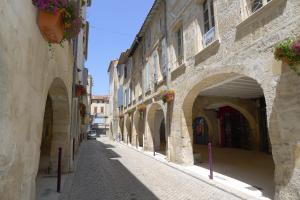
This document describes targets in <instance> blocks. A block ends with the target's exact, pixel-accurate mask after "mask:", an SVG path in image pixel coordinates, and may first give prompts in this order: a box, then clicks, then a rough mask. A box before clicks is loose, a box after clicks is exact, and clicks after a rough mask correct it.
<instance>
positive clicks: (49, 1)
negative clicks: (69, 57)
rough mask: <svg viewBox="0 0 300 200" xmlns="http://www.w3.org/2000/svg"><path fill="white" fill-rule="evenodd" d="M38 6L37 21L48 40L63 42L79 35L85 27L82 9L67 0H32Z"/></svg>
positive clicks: (50, 41)
mask: <svg viewBox="0 0 300 200" xmlns="http://www.w3.org/2000/svg"><path fill="white" fill-rule="evenodd" d="M32 3H33V5H34V6H36V7H37V8H38V15H37V23H38V26H39V29H40V31H41V33H42V35H43V37H44V39H45V40H46V41H48V42H49V43H62V42H63V41H64V40H69V39H72V38H74V37H76V36H77V35H78V33H79V32H80V29H81V28H82V27H83V20H82V18H81V14H80V9H79V8H78V7H77V6H76V4H75V2H72V1H67V0H32Z"/></svg>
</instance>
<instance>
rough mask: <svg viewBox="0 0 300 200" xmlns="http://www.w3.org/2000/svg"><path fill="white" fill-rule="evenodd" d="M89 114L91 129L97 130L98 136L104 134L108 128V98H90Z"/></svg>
mask: <svg viewBox="0 0 300 200" xmlns="http://www.w3.org/2000/svg"><path fill="white" fill-rule="evenodd" d="M90 112H91V114H92V118H93V122H92V123H93V124H92V128H95V129H97V130H98V131H99V134H101V133H104V134H106V132H107V129H108V128H109V123H108V121H109V120H108V116H109V112H110V105H109V96H105V95H104V96H103V95H102V96H92V100H91V110H90Z"/></svg>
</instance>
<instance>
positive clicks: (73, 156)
mask: <svg viewBox="0 0 300 200" xmlns="http://www.w3.org/2000/svg"><path fill="white" fill-rule="evenodd" d="M72 158H73V161H74V160H75V138H73V155H72Z"/></svg>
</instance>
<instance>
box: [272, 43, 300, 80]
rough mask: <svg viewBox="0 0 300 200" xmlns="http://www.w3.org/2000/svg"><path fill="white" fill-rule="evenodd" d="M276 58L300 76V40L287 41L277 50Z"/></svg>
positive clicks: (279, 45) (278, 46)
mask: <svg viewBox="0 0 300 200" xmlns="http://www.w3.org/2000/svg"><path fill="white" fill-rule="evenodd" d="M274 57H275V59H276V60H280V61H282V62H283V63H285V64H287V65H288V66H289V67H290V69H292V70H293V71H295V72H296V73H297V74H298V75H299V76H300V68H299V65H300V39H291V38H289V39H286V40H284V41H282V42H281V43H280V44H278V45H277V46H276V48H275V52H274Z"/></svg>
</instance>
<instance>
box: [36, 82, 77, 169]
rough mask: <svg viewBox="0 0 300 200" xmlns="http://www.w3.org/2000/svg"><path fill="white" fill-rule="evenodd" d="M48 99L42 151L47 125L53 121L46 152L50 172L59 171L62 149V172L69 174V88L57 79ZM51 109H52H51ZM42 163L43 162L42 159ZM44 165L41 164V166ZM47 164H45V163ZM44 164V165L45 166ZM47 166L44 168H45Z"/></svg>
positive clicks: (51, 87)
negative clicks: (60, 151) (58, 165)
mask: <svg viewBox="0 0 300 200" xmlns="http://www.w3.org/2000/svg"><path fill="white" fill-rule="evenodd" d="M45 99H47V100H46V101H45V110H44V116H45V117H44V122H43V124H44V128H43V134H41V135H42V137H41V138H42V139H41V141H42V142H41V150H43V151H44V150H45V149H44V146H43V145H44V144H45V143H43V142H44V141H45V140H44V139H45V138H43V137H44V136H45V135H44V133H45V125H47V124H49V123H48V122H49V120H50V121H51V124H50V126H51V127H50V128H49V127H48V128H46V129H47V131H51V133H50V135H51V137H50V138H49V139H50V140H51V141H48V142H47V144H49V146H48V147H47V148H48V149H46V151H49V154H48V155H49V163H48V172H49V173H55V172H56V170H57V163H58V148H60V147H61V148H62V171H63V172H68V171H69V169H70V158H71V155H70V154H71V151H70V148H71V147H70V104H69V97H68V92H67V88H66V86H65V84H64V82H63V81H62V80H61V79H59V78H56V79H54V80H53V82H52V84H51V86H50V88H49V90H48V92H47V96H46V98H45ZM49 107H50V109H49ZM49 116H50V118H51V119H50V118H49ZM40 162H43V161H42V160H41V159H40ZM41 164H42V163H40V166H41ZM43 164H45V163H43ZM43 164H42V165H43ZM44 167H45V166H43V168H44Z"/></svg>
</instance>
